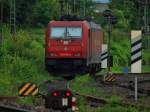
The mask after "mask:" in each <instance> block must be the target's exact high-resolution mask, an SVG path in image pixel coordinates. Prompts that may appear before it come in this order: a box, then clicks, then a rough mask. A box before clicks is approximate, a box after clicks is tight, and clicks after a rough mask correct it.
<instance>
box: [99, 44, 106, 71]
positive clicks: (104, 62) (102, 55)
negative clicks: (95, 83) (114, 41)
mask: <svg viewBox="0 0 150 112" xmlns="http://www.w3.org/2000/svg"><path fill="white" fill-rule="evenodd" d="M107 67H108V45H107V44H103V45H102V53H101V68H107Z"/></svg>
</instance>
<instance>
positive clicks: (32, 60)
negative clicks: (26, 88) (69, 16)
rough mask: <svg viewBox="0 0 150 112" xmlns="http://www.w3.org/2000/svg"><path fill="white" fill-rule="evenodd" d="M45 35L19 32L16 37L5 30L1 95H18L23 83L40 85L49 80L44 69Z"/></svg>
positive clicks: (0, 50)
mask: <svg viewBox="0 0 150 112" xmlns="http://www.w3.org/2000/svg"><path fill="white" fill-rule="evenodd" d="M43 41H44V39H43V34H41V35H39V34H36V33H35V34H34V32H33V34H31V33H30V32H29V31H25V30H19V31H17V33H16V34H15V35H11V34H10V33H9V28H8V27H6V26H4V28H3V45H2V47H1V48H0V85H1V86H0V95H17V94H18V87H19V85H21V84H22V83H23V82H32V83H35V84H37V85H40V84H41V83H42V82H43V80H47V79H49V78H50V77H49V75H48V73H47V72H46V71H45V69H44V48H43Z"/></svg>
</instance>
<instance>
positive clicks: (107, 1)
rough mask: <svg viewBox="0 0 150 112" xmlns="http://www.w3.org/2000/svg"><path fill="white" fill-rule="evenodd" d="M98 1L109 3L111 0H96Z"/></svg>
mask: <svg viewBox="0 0 150 112" xmlns="http://www.w3.org/2000/svg"><path fill="white" fill-rule="evenodd" d="M94 1H95V2H97V3H109V2H110V1H111V0H94Z"/></svg>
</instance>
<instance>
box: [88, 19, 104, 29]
mask: <svg viewBox="0 0 150 112" xmlns="http://www.w3.org/2000/svg"><path fill="white" fill-rule="evenodd" d="M88 24H89V26H90V28H91V29H99V30H101V29H102V28H101V26H100V25H98V24H96V23H95V22H93V21H91V22H88Z"/></svg>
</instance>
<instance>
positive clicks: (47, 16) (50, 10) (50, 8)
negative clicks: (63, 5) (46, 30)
mask: <svg viewBox="0 0 150 112" xmlns="http://www.w3.org/2000/svg"><path fill="white" fill-rule="evenodd" d="M58 18H59V3H58V2H57V1H56V0H37V2H36V4H35V5H34V7H33V15H32V23H33V24H38V25H40V24H44V25H45V24H47V23H48V22H49V21H50V20H53V19H54V20H57V19H58Z"/></svg>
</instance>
